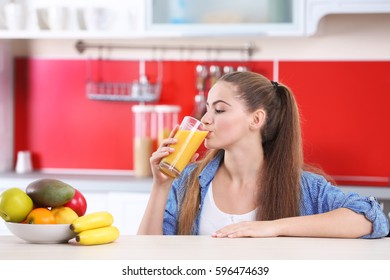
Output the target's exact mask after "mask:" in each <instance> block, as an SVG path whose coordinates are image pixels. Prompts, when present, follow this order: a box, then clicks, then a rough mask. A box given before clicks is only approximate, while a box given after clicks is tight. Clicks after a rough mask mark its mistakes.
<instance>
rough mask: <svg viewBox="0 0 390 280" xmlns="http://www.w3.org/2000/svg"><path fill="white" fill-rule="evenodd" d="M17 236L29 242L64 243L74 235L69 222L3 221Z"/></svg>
mask: <svg viewBox="0 0 390 280" xmlns="http://www.w3.org/2000/svg"><path fill="white" fill-rule="evenodd" d="M5 225H6V226H7V228H8V229H9V230H10V231H11V232H12V233H13V234H14V235H15V236H17V237H19V238H20V239H23V240H25V241H27V242H30V243H66V242H68V241H69V240H70V239H72V238H74V237H75V236H76V233H74V232H73V231H72V230H70V228H69V226H70V224H21V223H9V222H5Z"/></svg>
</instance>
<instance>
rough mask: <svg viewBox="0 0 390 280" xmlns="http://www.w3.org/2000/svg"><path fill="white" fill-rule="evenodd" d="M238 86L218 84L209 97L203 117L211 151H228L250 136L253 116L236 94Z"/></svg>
mask: <svg viewBox="0 0 390 280" xmlns="http://www.w3.org/2000/svg"><path fill="white" fill-rule="evenodd" d="M235 89H236V86H234V85H232V84H230V83H228V82H225V81H219V82H217V83H216V84H215V85H214V86H213V87H212V88H211V90H210V91H209V94H208V97H207V112H206V114H205V115H204V116H203V117H202V122H203V124H204V127H205V129H206V130H208V131H209V134H208V136H207V137H206V139H205V146H206V147H207V148H209V149H227V148H229V147H231V146H232V145H234V144H236V143H239V142H243V143H245V138H246V137H247V136H248V134H249V132H250V129H249V124H250V122H251V114H249V113H248V112H247V111H246V108H245V105H244V103H243V101H241V100H239V99H238V98H237V97H236V96H237V93H235V91H234V90H235Z"/></svg>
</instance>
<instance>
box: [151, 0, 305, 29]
mask: <svg viewBox="0 0 390 280" xmlns="http://www.w3.org/2000/svg"><path fill="white" fill-rule="evenodd" d="M304 4H305V1H302V0H242V1H236V0H196V1H195V0H148V1H147V7H146V30H147V31H159V32H162V33H165V34H167V35H172V34H173V35H181V36H204V35H206V36H211V35H212V36H218V35H303V31H304V22H303V20H304Z"/></svg>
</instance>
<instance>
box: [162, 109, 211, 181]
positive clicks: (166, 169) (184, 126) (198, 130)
mask: <svg viewBox="0 0 390 280" xmlns="http://www.w3.org/2000/svg"><path fill="white" fill-rule="evenodd" d="M207 134H208V131H206V130H204V129H203V126H202V123H201V122H200V121H199V120H197V119H195V118H193V117H190V116H186V117H184V119H183V121H182V122H181V124H180V127H179V130H178V131H177V132H176V134H175V136H174V138H176V139H177V143H176V144H173V145H171V147H172V148H174V149H175V151H174V152H173V153H171V154H169V155H168V156H166V157H165V158H163V159H162V160H161V162H160V170H161V171H162V172H163V173H165V174H166V175H168V176H170V177H173V178H176V177H177V176H179V175H180V173H181V172H182V171H183V169H184V168H185V167H186V166H187V164H188V163H189V162H190V160H191V158H192V156H193V155H194V154H195V152H196V151H197V150H198V148H199V146H200V145H201V144H202V142H203V140H204V139H205V138H206V136H207Z"/></svg>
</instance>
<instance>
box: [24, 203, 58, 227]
mask: <svg viewBox="0 0 390 280" xmlns="http://www.w3.org/2000/svg"><path fill="white" fill-rule="evenodd" d="M26 223H27V224H55V223H56V221H55V218H54V215H53V213H52V212H51V211H50V210H49V209H47V208H42V207H40V208H35V209H33V210H31V212H30V213H29V214H28V216H27V218H26Z"/></svg>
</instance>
